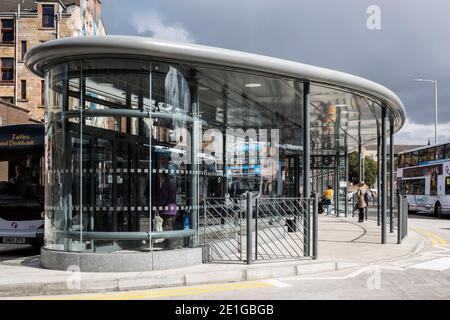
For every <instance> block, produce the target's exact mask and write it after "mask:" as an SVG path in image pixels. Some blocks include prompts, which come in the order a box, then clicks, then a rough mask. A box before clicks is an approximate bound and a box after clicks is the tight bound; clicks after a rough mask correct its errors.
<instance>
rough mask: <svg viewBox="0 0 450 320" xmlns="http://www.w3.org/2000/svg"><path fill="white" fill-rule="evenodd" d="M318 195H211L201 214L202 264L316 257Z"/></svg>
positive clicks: (205, 202)
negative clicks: (263, 196) (273, 196)
mask: <svg viewBox="0 0 450 320" xmlns="http://www.w3.org/2000/svg"><path fill="white" fill-rule="evenodd" d="M317 203H318V202H317V198H316V199H314V198H256V199H254V198H253V197H252V194H251V193H247V194H246V195H245V197H242V198H238V199H229V198H209V199H206V200H205V201H204V203H203V213H202V215H201V217H200V227H201V228H202V232H201V233H200V237H201V242H200V243H201V244H202V245H203V250H204V254H203V257H204V262H236V263H242V262H246V263H248V264H250V263H252V262H255V261H257V262H258V261H267V260H279V259H296V258H297V259H298V258H302V257H313V258H316V257H317V229H318V221H317V220H318V212H317Z"/></svg>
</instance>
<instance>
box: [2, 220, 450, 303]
mask: <svg viewBox="0 0 450 320" xmlns="http://www.w3.org/2000/svg"><path fill="white" fill-rule="evenodd" d="M319 222H320V223H319V226H320V228H319V240H320V241H319V259H318V260H316V261H315V260H311V259H306V260H299V261H289V262H272V263H259V264H253V265H250V266H248V265H243V264H241V265H236V264H207V265H199V266H193V267H188V268H182V269H173V270H166V271H153V272H139V273H81V274H74V273H71V272H65V271H53V270H46V269H42V268H40V266H39V257H38V256H37V255H31V256H26V257H22V256H20V254H18V256H14V255H12V253H11V252H9V253H7V254H6V255H3V258H2V259H1V260H2V261H0V274H3V275H6V274H7V275H8V277H1V278H0V295H2V296H9V297H18V296H32V297H29V298H48V297H50V296H45V295H50V294H62V295H63V296H58V297H55V296H53V297H51V298H64V299H65V298H70V299H72V298H76V296H74V295H68V294H75V293H83V292H107V293H106V294H105V293H102V294H101V296H99V295H97V294H94V293H89V295H86V294H83V295H81V296H79V297H81V298H83V299H88V298H93V299H99V298H105V299H128V298H132V299H138V298H139V299H141V298H142V299H145V298H183V297H184V298H189V299H191V298H192V299H202V298H205V297H207V298H220V299H222V298H223V299H228V298H232V299H239V298H255V299H257V298H264V299H267V298H272V299H278V298H287V299H288V298H293V299H299V298H318V297H320V298H338V297H341V296H342V295H343V294H344V293H345V292H347V293H348V294H349V296H351V295H352V292H354V293H355V294H356V293H358V290H356V289H355V291H352V290H350V289H347V285H345V288H346V289H345V290H343V289H342V288H343V283H342V281H345V279H350V280H349V281H350V283H353V282H354V281H359V282H364V281H367V275H368V274H369V275H370V272H371V270H372V269H370V268H371V267H372V266H382V267H386V268H391V269H389V271H386V279H389V272H392V268H398V267H397V266H396V265H395V266H394V264H395V263H399V261H407V260H408V259H413V257H414V256H415V255H417V253H418V252H421V251H423V250H426V248H425V247H426V244H427V243H429V245H430V246H431V245H432V244H433V243H432V240H431V238H429V236H430V235H429V234H425V233H420V232H419V231H417V232H414V231H411V232H410V235H409V236H408V238H407V239H406V240H405V241H404V243H403V244H402V245H400V246H399V245H397V244H395V243H396V235H395V234H389V235H388V244H386V245H380V244H379V242H380V229H379V227H378V226H377V225H376V223H375V222H373V221H367V222H364V223H362V224H359V223H357V222H356V220H355V219H354V218H351V217H349V218H342V217H341V218H336V217H325V216H320V219H319ZM419 227H420V226H419ZM422 227H423V228H424V230H428V231H429V232H434V229H433V228H431V227H430V226H429V225H423V226H422ZM449 227H450V226H449ZM426 239H428V240H426ZM436 239H437V238H436ZM436 239H435V241H437V240H436ZM424 248H425V249H424ZM18 250H19V251H20V250H25V251H24V252H29V251H26V250H30V249H25V248H22V249H21V248H19V249H18ZM0 255H2V254H1V253H0ZM6 256H7V257H8V258H5V257H6ZM367 268H369V269H367ZM414 271H417V270H414ZM330 272H331V273H330ZM355 272H356V273H355ZM418 272H420V271H418ZM384 274H385V270H384V271H383V275H384ZM311 277H318V278H317V279H316V278H314V279H310V278H311ZM323 277H325V279H322V278H323ZM328 277H331V278H333V279H334V278H336V277H338V279H334V280H331V281H330V279H328ZM341 278H342V279H341ZM413 278H414V277H413ZM383 279H384V276H383ZM394 280H396V278H395V277H394ZM156 288H158V289H156ZM348 288H350V287H348ZM126 290H140V291H138V292H135V291H130V292H125V291H126ZM117 291H120V292H117ZM108 292H109V293H108ZM358 294H359V293H358ZM358 297H360V296H359V295H358Z"/></svg>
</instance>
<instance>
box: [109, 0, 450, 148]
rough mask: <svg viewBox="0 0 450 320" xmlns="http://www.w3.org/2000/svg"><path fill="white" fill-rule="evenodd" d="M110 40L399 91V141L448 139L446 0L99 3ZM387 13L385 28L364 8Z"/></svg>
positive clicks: (449, 18) (449, 30)
mask: <svg viewBox="0 0 450 320" xmlns="http://www.w3.org/2000/svg"><path fill="white" fill-rule="evenodd" d="M102 3H103V19H104V23H105V25H106V29H107V32H108V34H123V35H141V36H149V37H155V38H160V39H167V40H176V41H184V42H194V43H198V44H205V45H211V46H217V47H224V48H228V49H235V50H241V51H247V52H252V53H259V54H264V55H270V56H274V57H278V58H284V59H289V60H294V61H298V62H303V63H307V64H313V65H317V66H322V67H328V68H332V69H336V70H340V71H344V72H348V73H352V74H356V75H359V76H362V77H365V78H368V79H370V80H373V81H376V82H378V83H380V84H382V85H384V86H386V87H388V88H390V89H391V90H393V91H394V92H395V93H396V94H397V95H398V96H399V97H400V98H401V99H402V101H403V103H404V105H405V106H406V110H407V117H408V118H407V122H406V125H405V127H404V128H403V129H402V130H401V132H400V133H399V134H398V135H397V138H396V139H397V142H398V143H408V144H426V143H427V141H428V139H430V140H431V141H433V140H434V91H433V86H432V84H431V83H420V82H414V81H413V79H414V78H427V79H437V80H438V85H439V136H440V141H444V140H450V1H449V0H428V1H424V0H369V1H368V0H339V1H335V0H227V1H223V0H164V1H163V0H160V1H158V0H150V1H149V0H127V1H126V5H124V3H125V1H117V0H102ZM370 5H377V6H378V7H379V8H380V9H381V16H380V17H381V20H380V21H381V29H376V30H369V28H368V27H367V20H368V18H369V14H367V8H368V7H369V6H370Z"/></svg>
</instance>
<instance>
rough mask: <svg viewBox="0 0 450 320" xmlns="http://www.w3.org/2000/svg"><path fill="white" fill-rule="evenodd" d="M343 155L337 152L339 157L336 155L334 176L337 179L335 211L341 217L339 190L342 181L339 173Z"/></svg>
mask: <svg viewBox="0 0 450 320" xmlns="http://www.w3.org/2000/svg"><path fill="white" fill-rule="evenodd" d="M340 157H341V155H340V153H338V154H337V157H336V171H335V177H334V179H335V184H334V185H335V186H336V187H335V193H334V194H335V203H334V210H335V212H336V217H339V210H340V209H339V190H340V187H341V186H340V183H339V180H340V175H339V166H340V164H341V161H340V159H341V158H340Z"/></svg>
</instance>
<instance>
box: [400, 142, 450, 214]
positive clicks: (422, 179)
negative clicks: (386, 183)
mask: <svg viewBox="0 0 450 320" xmlns="http://www.w3.org/2000/svg"><path fill="white" fill-rule="evenodd" d="M397 185H398V186H400V192H402V193H403V194H405V195H406V197H407V200H408V207H409V211H410V212H422V213H430V214H433V215H435V216H436V217H439V218H440V217H442V216H443V215H448V214H450V143H442V144H437V145H433V146H426V147H421V148H417V149H413V150H409V151H405V152H402V153H399V159H398V170H397Z"/></svg>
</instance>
